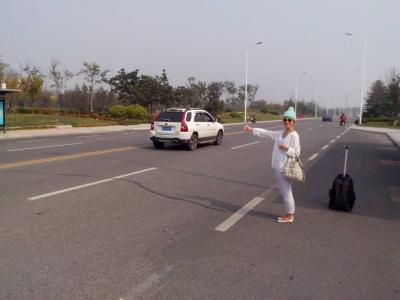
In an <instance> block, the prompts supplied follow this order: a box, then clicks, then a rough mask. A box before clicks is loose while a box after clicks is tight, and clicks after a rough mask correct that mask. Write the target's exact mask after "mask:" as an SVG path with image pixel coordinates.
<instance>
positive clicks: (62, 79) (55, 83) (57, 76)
mask: <svg viewBox="0 0 400 300" xmlns="http://www.w3.org/2000/svg"><path fill="white" fill-rule="evenodd" d="M59 64H60V61H58V60H57V59H56V58H54V57H53V58H52V59H51V62H50V73H49V78H50V80H51V81H52V83H51V84H50V87H52V88H54V90H55V92H56V95H57V98H58V101H60V100H61V95H62V93H63V90H64V88H66V86H67V81H68V80H69V79H71V78H72V77H73V76H74V74H73V73H72V72H70V71H68V70H64V72H63V73H61V72H60V71H59V70H58V69H57V66H58V65H59Z"/></svg>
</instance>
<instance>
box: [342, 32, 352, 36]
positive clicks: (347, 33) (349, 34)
mask: <svg viewBox="0 0 400 300" xmlns="http://www.w3.org/2000/svg"><path fill="white" fill-rule="evenodd" d="M344 34H345V35H348V36H353V34H352V33H350V32H345V33H344Z"/></svg>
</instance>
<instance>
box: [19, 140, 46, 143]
mask: <svg viewBox="0 0 400 300" xmlns="http://www.w3.org/2000/svg"><path fill="white" fill-rule="evenodd" d="M48 140H49V139H42V140H26V141H17V143H31V142H42V141H48Z"/></svg>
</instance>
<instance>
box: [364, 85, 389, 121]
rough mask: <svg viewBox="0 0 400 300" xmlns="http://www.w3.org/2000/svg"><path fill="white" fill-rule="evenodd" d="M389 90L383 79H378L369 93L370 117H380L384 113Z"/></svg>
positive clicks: (368, 108) (368, 109) (367, 102)
mask: <svg viewBox="0 0 400 300" xmlns="http://www.w3.org/2000/svg"><path fill="white" fill-rule="evenodd" d="M387 93H388V90H387V88H386V86H385V84H384V83H383V82H382V81H381V80H376V81H375V82H374V83H373V84H372V87H371V90H370V92H369V93H368V98H367V100H366V105H365V108H366V115H367V116H369V117H379V116H381V115H384V114H385V113H384V106H385V102H386V97H387Z"/></svg>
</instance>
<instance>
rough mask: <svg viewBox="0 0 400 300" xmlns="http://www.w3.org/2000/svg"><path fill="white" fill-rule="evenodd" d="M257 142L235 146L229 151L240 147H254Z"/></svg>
mask: <svg viewBox="0 0 400 300" xmlns="http://www.w3.org/2000/svg"><path fill="white" fill-rule="evenodd" d="M259 142H260V141H257V142H253V143H250V144H245V145H241V146H237V147H233V148H231V150H234V149H238V148H242V147H246V146H250V145H254V144H258V143H259Z"/></svg>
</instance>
